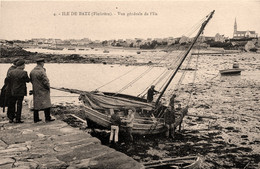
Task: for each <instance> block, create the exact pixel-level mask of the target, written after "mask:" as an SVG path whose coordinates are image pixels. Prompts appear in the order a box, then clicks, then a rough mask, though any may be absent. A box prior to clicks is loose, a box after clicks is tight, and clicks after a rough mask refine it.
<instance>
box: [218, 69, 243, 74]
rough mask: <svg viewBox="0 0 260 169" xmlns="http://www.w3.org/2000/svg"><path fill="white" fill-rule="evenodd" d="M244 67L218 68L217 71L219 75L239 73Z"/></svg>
mask: <svg viewBox="0 0 260 169" xmlns="http://www.w3.org/2000/svg"><path fill="white" fill-rule="evenodd" d="M243 70H244V69H240V68H233V69H223V70H220V71H219V73H220V74H221V75H240V74H241V71H243Z"/></svg>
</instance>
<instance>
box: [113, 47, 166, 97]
mask: <svg viewBox="0 0 260 169" xmlns="http://www.w3.org/2000/svg"><path fill="white" fill-rule="evenodd" d="M169 48H170V47H169ZM155 55H156V54H154V56H155ZM169 55H170V53H168V54H167V55H164V56H163V57H161V59H160V60H159V62H158V63H157V64H160V63H161V62H162V61H163V60H165V59H166V57H168V56H169ZM154 56H153V57H154ZM154 67H155V66H150V67H149V68H148V69H147V70H146V71H145V72H143V73H142V74H141V75H139V76H138V77H137V78H135V79H134V80H132V81H131V82H129V83H128V84H127V85H125V86H124V87H123V88H121V89H120V90H119V91H117V92H116V93H115V95H116V94H118V93H121V92H122V91H124V90H126V89H127V88H128V87H130V86H132V85H133V84H134V83H135V82H137V81H138V80H139V79H141V78H142V77H143V76H144V75H146V74H147V73H148V72H150V71H151V70H152V69H153V68H154Z"/></svg>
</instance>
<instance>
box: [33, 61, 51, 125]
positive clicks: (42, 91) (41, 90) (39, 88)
mask: <svg viewBox="0 0 260 169" xmlns="http://www.w3.org/2000/svg"><path fill="white" fill-rule="evenodd" d="M36 63H37V65H36V67H35V68H34V69H33V70H32V71H31V73H30V78H31V82H32V87H33V109H34V113H33V115H34V116H33V120H34V123H37V122H39V121H41V119H39V111H40V110H44V114H45V122H50V121H53V120H54V119H51V115H50V110H51V98H50V82H49V79H48V77H47V74H46V70H45V68H44V67H43V66H44V59H37V60H36Z"/></svg>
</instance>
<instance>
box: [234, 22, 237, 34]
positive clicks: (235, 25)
mask: <svg viewBox="0 0 260 169" xmlns="http://www.w3.org/2000/svg"><path fill="white" fill-rule="evenodd" d="M236 32H237V19H236V18H235V24H234V34H235V33H236Z"/></svg>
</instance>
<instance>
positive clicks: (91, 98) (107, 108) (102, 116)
mask: <svg viewBox="0 0 260 169" xmlns="http://www.w3.org/2000/svg"><path fill="white" fill-rule="evenodd" d="M214 12H215V11H212V12H211V13H210V14H209V15H207V16H206V17H205V20H204V22H203V23H202V24H201V26H200V29H199V31H198V33H197V35H196V36H195V37H194V39H193V41H192V43H191V44H190V46H189V48H188V49H187V50H186V52H185V53H184V55H183V56H182V58H181V60H180V62H179V63H178V65H177V68H176V69H175V70H173V73H172V74H171V76H170V78H169V80H168V81H167V83H165V85H164V87H163V89H162V91H160V95H159V97H158V98H157V100H156V101H155V102H151V103H149V102H147V100H146V99H144V98H142V97H137V96H132V95H128V94H123V93H113V92H103V91H102V92H100V91H91V92H88V91H82V90H76V89H67V88H59V89H58V90H62V91H67V92H71V93H77V94H80V97H79V100H80V101H81V102H82V105H83V106H84V111H85V118H86V119H87V121H88V124H90V123H91V124H95V125H96V126H99V127H102V128H107V129H110V126H111V123H110V117H111V113H112V112H116V111H117V112H118V113H119V115H120V116H122V117H123V116H125V115H126V113H127V111H128V110H129V109H135V110H136V113H135V119H134V125H133V128H132V133H133V134H139V135H152V134H160V133H163V132H165V131H166V127H165V125H164V120H163V118H161V117H162V114H163V113H164V110H165V109H166V108H167V107H166V106H165V105H162V104H161V98H162V96H163V95H164V93H165V91H166V90H167V88H168V86H169V84H170V83H171V82H172V80H173V79H174V77H175V75H176V73H177V72H178V70H179V69H180V67H181V65H182V64H183V62H184V60H185V59H186V57H187V55H188V54H189V52H190V50H191V49H192V47H193V46H194V44H195V43H196V41H197V39H198V37H199V36H200V35H201V33H202V32H203V30H204V28H205V27H206V25H207V24H208V22H209V20H210V19H211V18H212V16H213V14H214ZM54 89H57V88H54ZM187 112H188V107H185V108H184V109H182V110H181V111H180V113H179V114H177V117H176V120H175V124H174V126H175V127H177V126H178V125H180V124H181V122H182V120H183V118H184V116H185V115H186V114H187ZM125 130H126V128H125V127H124V126H121V127H120V131H125Z"/></svg>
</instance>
